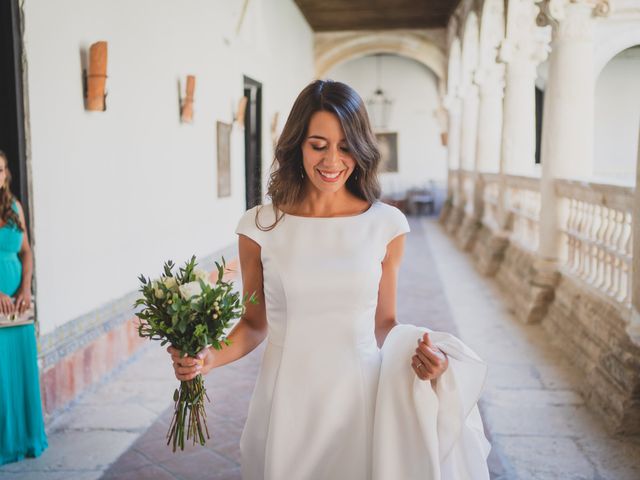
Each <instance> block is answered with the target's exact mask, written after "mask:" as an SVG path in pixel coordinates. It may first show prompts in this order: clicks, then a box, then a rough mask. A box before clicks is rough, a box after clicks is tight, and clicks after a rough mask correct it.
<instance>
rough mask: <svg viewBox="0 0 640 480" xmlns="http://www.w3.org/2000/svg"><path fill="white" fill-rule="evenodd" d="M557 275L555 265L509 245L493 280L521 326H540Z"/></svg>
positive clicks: (549, 301) (551, 299) (551, 295)
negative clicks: (520, 322) (522, 324)
mask: <svg viewBox="0 0 640 480" xmlns="http://www.w3.org/2000/svg"><path fill="white" fill-rule="evenodd" d="M558 278H559V274H558V272H557V271H556V270H555V264H554V263H549V262H544V261H540V260H538V259H537V258H536V255H535V254H534V253H532V252H529V251H526V250H525V249H524V248H522V247H520V246H518V245H516V244H514V243H512V242H510V243H509V244H508V246H507V247H506V249H505V253H504V260H503V262H502V263H501V264H500V267H499V269H498V271H497V274H496V280H497V282H498V284H499V285H500V286H501V287H502V290H503V291H504V292H505V293H506V294H507V301H508V302H509V303H510V305H511V307H512V309H513V312H514V314H515V316H516V317H517V318H518V319H519V320H520V321H522V322H523V323H527V324H530V323H540V321H541V320H542V319H543V318H544V317H545V315H546V314H547V311H548V309H549V305H550V304H551V302H553V299H554V291H555V287H556V285H557V283H558Z"/></svg>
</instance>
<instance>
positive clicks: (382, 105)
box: [367, 54, 393, 130]
mask: <svg viewBox="0 0 640 480" xmlns="http://www.w3.org/2000/svg"><path fill="white" fill-rule="evenodd" d="M376 64H377V72H378V74H377V85H378V86H377V88H376V90H375V91H374V92H373V95H371V96H370V97H369V98H368V99H367V110H368V111H369V117H370V119H371V123H372V125H373V128H374V129H375V130H386V129H387V128H388V124H389V115H390V113H391V106H392V105H393V100H391V99H390V98H388V97H387V96H386V94H385V93H384V91H383V90H382V87H381V86H380V84H381V82H380V70H381V55H380V54H377V55H376Z"/></svg>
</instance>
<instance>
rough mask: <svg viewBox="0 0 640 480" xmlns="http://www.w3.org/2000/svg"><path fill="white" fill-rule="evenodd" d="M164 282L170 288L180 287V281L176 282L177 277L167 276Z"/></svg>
mask: <svg viewBox="0 0 640 480" xmlns="http://www.w3.org/2000/svg"><path fill="white" fill-rule="evenodd" d="M162 283H164V286H165V287H167V288H168V289H169V290H175V289H176V288H177V287H178V282H176V279H175V277H166V278H165V279H164V281H163V282H162Z"/></svg>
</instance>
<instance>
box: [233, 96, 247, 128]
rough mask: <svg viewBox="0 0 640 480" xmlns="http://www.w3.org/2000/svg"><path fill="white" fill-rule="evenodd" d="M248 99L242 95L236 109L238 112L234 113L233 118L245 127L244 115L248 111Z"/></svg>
mask: <svg viewBox="0 0 640 480" xmlns="http://www.w3.org/2000/svg"><path fill="white" fill-rule="evenodd" d="M248 101H249V99H248V98H247V97H246V96H244V97H240V100H238V108H237V109H236V114H235V115H234V117H235V118H234V119H233V120H234V121H235V123H236V124H237V125H238V126H240V127H244V115H245V112H246V111H247V102H248Z"/></svg>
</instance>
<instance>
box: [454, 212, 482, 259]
mask: <svg viewBox="0 0 640 480" xmlns="http://www.w3.org/2000/svg"><path fill="white" fill-rule="evenodd" d="M481 226H482V222H481V221H480V219H478V218H476V217H475V216H474V215H468V214H465V217H464V220H463V221H462V224H461V226H460V228H459V229H458V231H457V232H456V243H457V244H458V247H460V248H461V249H462V250H463V251H465V252H468V251H471V249H472V248H473V245H474V243H475V241H476V238H477V235H478V231H479V230H480V227H481Z"/></svg>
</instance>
